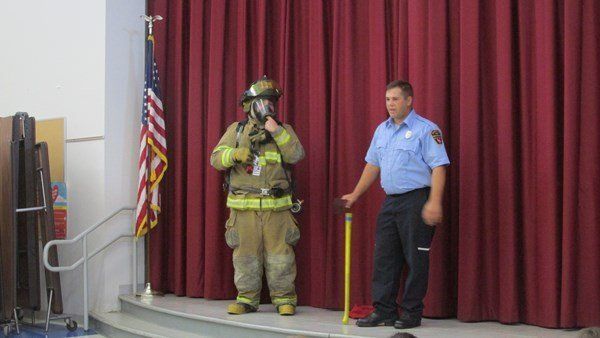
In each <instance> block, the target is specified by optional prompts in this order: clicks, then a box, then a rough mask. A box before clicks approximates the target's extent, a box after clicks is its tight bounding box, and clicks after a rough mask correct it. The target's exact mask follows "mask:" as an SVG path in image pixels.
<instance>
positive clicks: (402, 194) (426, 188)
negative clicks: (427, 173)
mask: <svg viewBox="0 0 600 338" xmlns="http://www.w3.org/2000/svg"><path fill="white" fill-rule="evenodd" d="M429 189H431V187H424V188H417V189H413V190H411V191H407V192H403V193H401V194H388V195H386V196H388V197H401V196H405V195H406V194H410V193H413V192H415V191H421V190H429Z"/></svg>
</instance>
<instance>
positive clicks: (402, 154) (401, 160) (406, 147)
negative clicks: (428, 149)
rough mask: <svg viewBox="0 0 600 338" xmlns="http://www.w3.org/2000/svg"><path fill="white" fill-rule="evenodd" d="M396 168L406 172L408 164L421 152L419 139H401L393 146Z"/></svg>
mask: <svg viewBox="0 0 600 338" xmlns="http://www.w3.org/2000/svg"><path fill="white" fill-rule="evenodd" d="M392 147H393V153H394V168H395V169H400V171H402V172H405V171H406V166H407V165H409V164H410V161H411V160H412V159H413V158H414V157H415V156H417V153H418V152H419V140H416V139H414V140H401V141H399V142H396V143H395V144H394V145H393V146H392Z"/></svg>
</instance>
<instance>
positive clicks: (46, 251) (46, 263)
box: [44, 207, 137, 331]
mask: <svg viewBox="0 0 600 338" xmlns="http://www.w3.org/2000/svg"><path fill="white" fill-rule="evenodd" d="M128 210H129V211H135V207H122V208H120V209H118V210H116V211H114V212H113V213H112V214H110V215H109V216H107V217H105V218H104V219H103V220H101V221H100V222H98V223H96V224H94V225H92V226H91V227H89V228H88V229H87V230H85V231H84V232H82V233H80V234H79V235H77V236H75V237H73V238H71V239H55V240H52V241H50V242H48V243H46V245H45V246H44V266H45V267H46V269H48V270H50V271H53V272H60V271H71V270H74V269H75V268H77V267H78V266H80V265H81V264H83V329H84V330H86V331H87V330H88V325H89V307H88V297H89V292H88V260H89V259H91V258H93V257H94V256H96V255H97V254H98V253H100V252H101V251H102V250H104V249H106V248H107V247H109V246H110V245H111V244H113V243H114V242H116V241H118V240H119V239H121V238H132V239H133V242H132V246H133V249H132V251H133V293H134V294H135V293H136V292H137V246H136V243H137V238H136V237H135V229H133V232H134V234H132V235H120V236H118V237H115V238H113V239H112V240H111V241H109V242H108V243H107V244H104V245H103V246H102V247H101V248H99V249H96V250H95V251H94V252H92V254H91V255H89V254H88V252H87V238H88V235H89V234H90V233H91V232H92V231H94V230H96V229H97V228H98V227H100V226H101V225H102V224H105V223H106V222H108V221H109V220H111V219H112V218H113V217H115V216H116V215H118V214H120V213H121V212H123V211H128ZM133 216H134V217H135V213H134V214H133ZM133 225H134V227H135V222H133ZM80 240H83V241H82V245H83V252H82V255H83V257H81V258H80V259H78V260H77V261H76V262H75V263H73V264H71V265H69V266H52V265H50V262H49V261H48V254H49V251H50V248H51V247H52V246H54V245H56V246H58V245H67V244H73V243H76V242H78V241H80ZM48 311H50V309H48Z"/></svg>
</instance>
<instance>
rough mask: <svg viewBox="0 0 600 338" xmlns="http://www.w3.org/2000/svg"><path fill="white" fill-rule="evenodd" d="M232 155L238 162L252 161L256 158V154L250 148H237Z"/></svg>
mask: <svg viewBox="0 0 600 338" xmlns="http://www.w3.org/2000/svg"><path fill="white" fill-rule="evenodd" d="M232 157H233V160H234V161H235V162H237V163H252V161H253V160H254V155H253V154H252V152H251V151H250V149H248V148H235V150H234V151H233V154H232Z"/></svg>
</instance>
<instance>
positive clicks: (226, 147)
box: [212, 146, 233, 154]
mask: <svg viewBox="0 0 600 338" xmlns="http://www.w3.org/2000/svg"><path fill="white" fill-rule="evenodd" d="M227 149H233V148H231V147H229V146H218V147H216V148H215V150H213V152H212V153H213V154H214V153H216V152H218V151H221V150H227Z"/></svg>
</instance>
